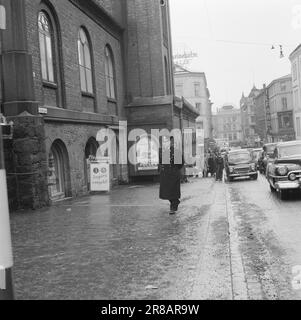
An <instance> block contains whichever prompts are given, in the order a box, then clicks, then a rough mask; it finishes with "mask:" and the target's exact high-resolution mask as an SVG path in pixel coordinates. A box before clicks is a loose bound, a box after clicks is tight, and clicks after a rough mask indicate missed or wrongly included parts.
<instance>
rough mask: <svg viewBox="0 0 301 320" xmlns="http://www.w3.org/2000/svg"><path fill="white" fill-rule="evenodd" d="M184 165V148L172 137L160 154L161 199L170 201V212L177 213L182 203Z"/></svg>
mask: <svg viewBox="0 0 301 320" xmlns="http://www.w3.org/2000/svg"><path fill="white" fill-rule="evenodd" d="M183 166H184V159H183V154H182V150H180V148H179V147H178V146H176V145H175V141H174V138H173V137H171V139H170V144H168V146H163V147H162V148H161V150H160V155H159V172H160V199H162V200H168V201H169V202H170V214H175V213H176V212H177V211H178V207H179V204H180V198H181V169H182V168H183Z"/></svg>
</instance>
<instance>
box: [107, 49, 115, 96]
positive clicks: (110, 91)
mask: <svg viewBox="0 0 301 320" xmlns="http://www.w3.org/2000/svg"><path fill="white" fill-rule="evenodd" d="M105 77H106V90H107V97H108V98H110V99H116V90H115V70H114V59H113V54H112V51H111V49H110V48H109V47H108V46H106V48H105Z"/></svg>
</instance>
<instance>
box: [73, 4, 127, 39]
mask: <svg viewBox="0 0 301 320" xmlns="http://www.w3.org/2000/svg"><path fill="white" fill-rule="evenodd" d="M69 1H70V2H71V3H72V4H73V5H75V6H76V7H77V8H78V9H80V10H81V11H83V12H84V13H85V14H86V15H87V16H89V17H90V18H91V19H92V20H94V21H95V22H96V23H97V24H98V25H100V26H101V27H102V28H103V29H104V30H106V31H107V32H108V33H109V34H111V35H112V36H113V37H115V38H117V39H119V38H120V36H121V35H122V34H123V32H124V26H122V25H121V24H120V23H118V22H117V21H116V20H115V19H114V18H113V17H112V16H111V15H110V14H109V13H108V12H107V11H106V10H105V9H104V8H103V7H102V6H101V5H100V4H99V3H96V2H95V1H94V0H89V1H87V0H69Z"/></svg>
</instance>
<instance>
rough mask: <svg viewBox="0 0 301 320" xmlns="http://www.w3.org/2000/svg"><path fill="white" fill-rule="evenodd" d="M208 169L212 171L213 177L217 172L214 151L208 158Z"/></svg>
mask: <svg viewBox="0 0 301 320" xmlns="http://www.w3.org/2000/svg"><path fill="white" fill-rule="evenodd" d="M208 171H209V173H210V176H211V177H213V176H214V174H215V160H214V155H213V154H212V153H210V155H209V158H208Z"/></svg>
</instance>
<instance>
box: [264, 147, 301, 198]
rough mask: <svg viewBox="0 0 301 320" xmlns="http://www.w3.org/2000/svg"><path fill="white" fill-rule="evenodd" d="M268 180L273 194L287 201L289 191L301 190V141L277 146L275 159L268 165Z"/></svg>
mask: <svg viewBox="0 0 301 320" xmlns="http://www.w3.org/2000/svg"><path fill="white" fill-rule="evenodd" d="M267 180H268V182H269V184H270V188H271V191H272V192H276V191H277V192H280V196H281V199H285V198H286V197H287V195H288V192H289V190H296V189H301V141H290V142H281V143H278V144H277V147H276V152H275V159H274V160H273V162H272V163H270V164H269V165H268V168H267Z"/></svg>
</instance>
